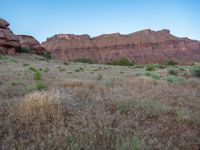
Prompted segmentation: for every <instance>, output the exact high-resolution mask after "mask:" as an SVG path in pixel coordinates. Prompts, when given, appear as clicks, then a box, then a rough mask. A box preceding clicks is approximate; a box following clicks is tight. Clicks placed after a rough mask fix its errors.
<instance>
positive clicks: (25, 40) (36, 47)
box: [17, 35, 46, 55]
mask: <svg viewBox="0 0 200 150" xmlns="http://www.w3.org/2000/svg"><path fill="white" fill-rule="evenodd" d="M17 36H18V38H19V41H20V45H21V48H24V49H30V50H31V52H32V53H36V54H39V55H42V54H44V53H45V52H46V49H45V48H43V47H42V46H41V45H40V43H39V42H38V41H37V40H36V39H35V38H34V37H32V36H29V35H17Z"/></svg>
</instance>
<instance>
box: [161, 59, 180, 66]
mask: <svg viewBox="0 0 200 150" xmlns="http://www.w3.org/2000/svg"><path fill="white" fill-rule="evenodd" d="M164 64H166V65H168V66H175V65H177V64H178V63H177V62H175V61H173V60H169V61H166V62H165V63H164Z"/></svg>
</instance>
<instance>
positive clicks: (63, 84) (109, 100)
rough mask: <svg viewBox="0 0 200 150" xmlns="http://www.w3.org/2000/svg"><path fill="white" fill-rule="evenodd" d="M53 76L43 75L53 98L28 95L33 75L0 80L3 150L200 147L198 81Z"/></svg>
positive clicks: (0, 142) (44, 94)
mask: <svg viewBox="0 0 200 150" xmlns="http://www.w3.org/2000/svg"><path fill="white" fill-rule="evenodd" d="M19 62H20V61H19ZM50 63H51V62H50ZM23 64H24V62H23ZM12 65H13V64H12ZM68 66H69V67H70V65H68ZM68 66H67V67H68ZM23 67H26V66H23ZM26 69H27V68H26ZM55 70H57V69H56V68H55ZM106 71H107V70H106ZM20 72H21V71H20ZM85 72H86V71H85ZM53 73H55V72H54V71H51V70H50V71H49V72H48V73H43V77H44V82H45V83H46V84H47V86H48V89H47V90H46V91H40V92H39V91H33V92H31V93H30V91H29V92H22V91H24V89H25V87H26V86H27V87H29V86H31V84H33V83H34V80H33V77H32V73H30V74H27V75H21V76H20V77H16V74H9V75H7V76H6V75H0V76H1V77H3V78H1V79H2V80H0V81H1V82H2V84H1V85H0V99H1V103H0V149H3V150H4V149H6V150H7V149H69V150H72V149H73V150H80V149H84V150H90V149H91V150H93V149H96V150H102V149H108V150H115V149H116V150H129V149H134V150H135V149H136V150H137V149H138V150H140V149H166V150H168V149H186V150H187V149H191V150H193V149H194V150H195V149H198V148H199V146H200V130H199V129H200V101H199V96H200V81H199V80H198V79H190V80H186V81H183V82H180V83H169V82H166V81H162V80H153V79H151V78H148V77H134V76H128V77H126V78H114V77H113V78H107V76H106V75H105V74H104V78H103V79H102V80H96V76H95V77H94V78H91V79H87V78H84V79H80V77H79V76H78V75H79V73H77V74H75V75H73V76H76V75H77V76H78V77H74V78H72V77H71V76H70V78H69V77H66V76H67V73H65V72H62V74H61V73H60V72H59V73H58V74H59V78H58V79H56V80H52V76H55V74H53ZM124 74H125V75H126V73H124ZM56 75H57V74H56ZM9 78H12V81H15V80H18V79H21V80H20V81H21V82H22V83H21V82H20V83H19V84H18V83H17V82H15V83H17V84H10V83H8V82H7V81H6V80H7V79H9ZM22 79H27V81H26V80H22ZM22 86H23V88H20V87H22ZM14 90H15V91H14ZM9 91H10V92H9Z"/></svg>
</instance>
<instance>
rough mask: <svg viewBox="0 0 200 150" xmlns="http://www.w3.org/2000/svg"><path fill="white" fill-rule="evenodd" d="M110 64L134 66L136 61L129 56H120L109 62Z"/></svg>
mask: <svg viewBox="0 0 200 150" xmlns="http://www.w3.org/2000/svg"><path fill="white" fill-rule="evenodd" d="M107 64H108V65H118V66H133V65H134V64H135V62H134V61H132V60H130V59H128V58H119V59H116V60H113V61H112V62H109V63H107Z"/></svg>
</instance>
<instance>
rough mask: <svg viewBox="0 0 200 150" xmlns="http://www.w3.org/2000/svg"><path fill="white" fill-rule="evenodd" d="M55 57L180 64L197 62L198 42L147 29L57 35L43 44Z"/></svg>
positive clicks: (168, 32) (199, 45) (101, 61)
mask: <svg viewBox="0 0 200 150" xmlns="http://www.w3.org/2000/svg"><path fill="white" fill-rule="evenodd" d="M42 46H43V47H44V48H45V49H47V50H48V51H49V52H51V53H53V54H55V55H56V56H57V57H60V58H64V59H68V60H75V59H78V58H90V59H93V60H94V61H96V62H98V63H106V62H110V61H112V60H114V59H117V58H120V57H127V58H129V59H131V60H133V61H135V62H136V63H142V64H147V63H160V62H165V61H168V60H174V61H177V62H178V63H180V64H192V63H193V62H200V42H199V41H195V40H190V39H188V38H178V37H176V36H174V35H172V34H170V31H169V30H166V29H164V30H161V31H153V30H150V29H147V30H143V31H139V32H135V33H131V34H127V35H122V34H120V33H113V34H104V35H100V36H97V37H93V38H91V37H90V36H89V35H73V34H58V35H55V36H53V37H51V38H48V39H47V41H45V42H43V43H42Z"/></svg>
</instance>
